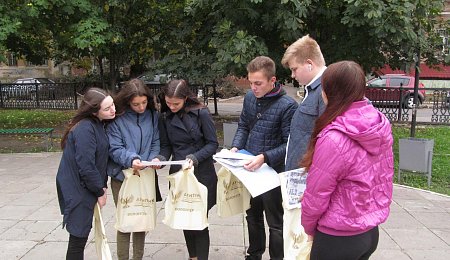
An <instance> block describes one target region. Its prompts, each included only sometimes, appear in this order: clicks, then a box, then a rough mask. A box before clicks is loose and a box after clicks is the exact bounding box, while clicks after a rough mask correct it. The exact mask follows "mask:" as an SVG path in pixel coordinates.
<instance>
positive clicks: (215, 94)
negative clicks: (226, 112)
mask: <svg viewBox="0 0 450 260" xmlns="http://www.w3.org/2000/svg"><path fill="white" fill-rule="evenodd" d="M213 97H214V115H215V116H218V115H219V112H218V111H217V91H216V81H215V80H213Z"/></svg>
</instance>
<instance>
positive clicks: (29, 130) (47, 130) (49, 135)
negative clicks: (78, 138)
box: [0, 128, 53, 152]
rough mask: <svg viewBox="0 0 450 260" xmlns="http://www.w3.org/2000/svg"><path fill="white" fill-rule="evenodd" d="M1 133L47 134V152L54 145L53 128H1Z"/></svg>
mask: <svg viewBox="0 0 450 260" xmlns="http://www.w3.org/2000/svg"><path fill="white" fill-rule="evenodd" d="M0 134H3V135H18V134H25V135H27V134H36V135H45V136H46V137H47V139H46V146H47V152H48V151H49V149H50V148H51V147H53V140H52V135H53V128H14V129H0Z"/></svg>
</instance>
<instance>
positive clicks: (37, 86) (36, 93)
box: [31, 83, 40, 108]
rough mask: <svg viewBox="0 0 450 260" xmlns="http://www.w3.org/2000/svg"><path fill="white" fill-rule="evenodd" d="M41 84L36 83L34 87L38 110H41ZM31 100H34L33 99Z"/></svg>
mask: <svg viewBox="0 0 450 260" xmlns="http://www.w3.org/2000/svg"><path fill="white" fill-rule="evenodd" d="M38 92H39V84H38V83H36V84H35V85H34V93H35V96H36V97H35V98H36V108H40V104H39V93H38ZM31 99H33V97H31Z"/></svg>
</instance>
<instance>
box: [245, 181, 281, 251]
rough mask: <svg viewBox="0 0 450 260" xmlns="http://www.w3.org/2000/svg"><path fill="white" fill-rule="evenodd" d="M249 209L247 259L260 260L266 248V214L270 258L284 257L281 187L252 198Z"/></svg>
mask: <svg viewBox="0 0 450 260" xmlns="http://www.w3.org/2000/svg"><path fill="white" fill-rule="evenodd" d="M250 206H251V207H250V209H248V210H247V226H248V238H249V246H248V249H247V254H248V255H247V256H246V259H251V260H253V259H254V260H260V259H262V255H263V254H264V251H265V250H266V232H265V229H264V215H263V212H264V213H265V214H266V220H267V224H268V226H269V255H270V259H273V260H278V259H279V260H282V259H283V255H284V253H283V206H282V204H281V189H280V187H278V188H275V189H272V190H270V191H268V192H266V193H263V194H261V195H259V196H257V197H255V198H252V199H251V200H250Z"/></svg>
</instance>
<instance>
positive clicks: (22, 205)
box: [0, 153, 450, 260]
mask: <svg viewBox="0 0 450 260" xmlns="http://www.w3.org/2000/svg"><path fill="white" fill-rule="evenodd" d="M60 157H61V153H35V154H0V179H1V180H2V183H3V185H2V189H1V190H0V244H1V245H2V250H0V259H7V260H9V259H32V260H34V259H64V257H65V251H66V248H67V242H68V237H69V235H68V233H67V232H66V230H63V229H62V228H61V220H62V217H61V215H60V213H59V207H58V200H57V195H56V187H55V176H56V170H57V167H58V164H59V160H60ZM159 175H160V176H167V170H160V171H159ZM160 187H161V189H162V193H163V197H165V194H167V191H168V187H167V180H166V178H164V177H162V178H160ZM108 195H109V198H108V202H107V205H106V206H105V207H104V209H103V218H104V221H105V222H106V230H107V237H108V240H109V245H110V247H111V251H112V254H113V258H114V259H116V257H117V256H116V244H115V243H116V239H115V230H114V221H115V220H114V207H113V205H114V203H113V201H112V197H111V194H110V193H109V194H108ZM157 206H158V222H157V226H156V228H155V230H154V231H152V232H149V233H148V235H147V238H146V246H145V259H163V260H166V259H187V258H188V255H187V250H186V247H185V243H184V238H183V234H182V231H180V230H172V229H170V228H169V227H167V226H165V225H164V224H162V222H161V220H162V218H163V216H164V210H163V203H162V202H159V203H158V204H157ZM209 216H210V218H209V222H210V236H211V248H210V259H212V260H215V259H220V260H228V259H229V260H234V259H243V258H244V253H245V248H246V245H248V242H247V238H246V229H245V227H244V225H243V216H235V217H231V218H220V217H218V216H217V215H216V207H214V208H212V209H211V211H210V215H209ZM91 233H92V232H91ZM449 255H450V197H449V196H443V195H439V194H435V193H431V192H427V191H423V190H417V189H411V188H407V187H403V186H398V185H396V186H395V187H394V202H393V203H392V207H391V215H390V217H389V219H388V220H387V222H386V223H384V224H382V225H381V228H380V242H379V245H378V249H377V251H376V252H375V253H374V255H373V257H372V258H371V259H380V260H381V259H396V260H397V259H399V260H401V259H433V260H439V259H442V260H444V259H449ZM85 259H88V260H91V259H92V260H93V259H96V254H95V248H94V243H93V241H92V234H91V238H90V240H89V243H88V245H87V248H86V250H85ZM264 259H269V257H268V254H267V252H266V254H265V255H264Z"/></svg>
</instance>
